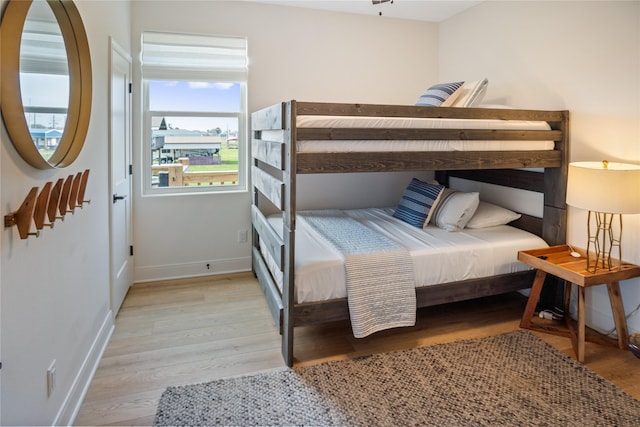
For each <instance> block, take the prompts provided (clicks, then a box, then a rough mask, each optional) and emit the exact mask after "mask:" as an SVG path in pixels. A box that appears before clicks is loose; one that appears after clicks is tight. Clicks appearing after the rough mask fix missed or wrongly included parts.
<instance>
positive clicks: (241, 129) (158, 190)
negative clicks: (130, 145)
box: [140, 35, 250, 197]
mask: <svg viewBox="0 0 640 427" xmlns="http://www.w3.org/2000/svg"><path fill="white" fill-rule="evenodd" d="M212 37H223V38H226V37H225V36H218V35H212ZM228 38H230V39H233V38H236V39H237V38H238V37H233V36H228ZM150 74H151V75H148V74H147V75H145V72H144V64H142V67H141V82H142V91H141V92H142V93H141V96H142V120H141V122H142V123H141V125H142V132H141V135H142V150H141V154H142V155H141V160H140V161H141V162H142V164H141V171H142V180H141V181H142V196H143V197H144V196H163V195H181V194H182V195H193V194H229V193H239V192H242V193H246V192H248V175H249V166H250V165H249V143H250V137H249V129H248V107H247V84H248V76H247V72H246V70H245V72H243V73H231V75H230V73H229V72H228V71H227V70H220V71H219V72H217V71H215V70H213V71H208V72H206V73H203V72H202V71H199V70H198V71H193V70H188V69H164V70H163V71H162V72H161V73H160V75H158V73H157V72H152V73H150ZM150 81H179V82H208V83H234V84H238V85H239V86H240V100H239V101H240V108H239V111H238V112H228V111H226V112H214V111H164V110H163V111H158V110H153V111H152V110H150V109H149V107H150V105H149V82H150ZM158 115H164V116H168V117H170V116H174V117H178V116H183V117H210V116H211V117H237V118H238V181H237V182H236V183H235V184H224V185H190V186H180V187H159V186H153V185H152V176H153V172H152V158H151V156H152V150H151V143H150V141H151V137H152V129H151V125H152V120H151V118H152V117H153V116H158Z"/></svg>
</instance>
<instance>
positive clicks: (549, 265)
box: [518, 245, 640, 362]
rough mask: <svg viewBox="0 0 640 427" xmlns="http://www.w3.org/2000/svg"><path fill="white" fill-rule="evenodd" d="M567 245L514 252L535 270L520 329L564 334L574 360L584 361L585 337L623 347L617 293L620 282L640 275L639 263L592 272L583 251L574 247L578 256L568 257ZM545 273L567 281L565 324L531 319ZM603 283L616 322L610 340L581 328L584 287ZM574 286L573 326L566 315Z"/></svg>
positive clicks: (624, 322) (624, 328)
mask: <svg viewBox="0 0 640 427" xmlns="http://www.w3.org/2000/svg"><path fill="white" fill-rule="evenodd" d="M571 252H572V250H571V248H569V246H567V245H560V246H552V247H550V248H542V249H533V250H527V251H520V252H518V260H520V261H522V262H524V263H526V264H529V265H530V266H532V267H535V268H536V269H537V272H536V276H535V279H534V281H533V286H532V287H531V293H530V294H529V299H528V300H527V306H526V307H525V310H524V313H523V315H522V320H521V321H520V327H521V328H523V329H531V330H537V331H541V332H547V333H551V334H555V335H560V336H565V337H567V338H570V339H571V342H572V345H573V350H574V351H575V353H576V357H577V359H578V361H580V362H584V343H585V339H587V340H589V341H594V342H599V343H604V344H609V343H612V344H617V346H618V347H619V348H621V349H626V348H627V336H628V332H627V320H626V318H625V314H624V308H623V305H622V298H621V296H620V281H621V280H626V279H631V278H634V277H639V276H640V266H637V265H634V264H629V263H626V262H622V265H621V267H620V268H616V269H615V270H612V271H609V270H607V269H602V270H597V271H596V272H595V273H591V272H589V271H587V268H586V267H587V262H586V257H585V252H584V251H582V250H578V251H577V252H579V253H580V255H581V256H580V257H579V258H578V257H573V256H571ZM547 274H552V275H554V276H556V277H559V278H561V279H564V280H566V281H567V283H568V284H569V287H568V289H567V290H566V293H565V301H564V306H565V307H564V311H565V322H564V323H565V326H562V325H559V322H553V321H546V322H534V321H533V314H534V312H535V309H536V305H537V303H538V298H539V297H540V292H541V291H542V286H543V285H544V279H545V277H546V275H547ZM603 284H606V285H607V290H608V292H609V300H610V302H611V311H612V312H613V320H614V323H615V325H616V331H617V334H618V339H617V340H612V339H611V338H609V337H605V336H603V335H600V334H589V335H587V333H586V329H587V328H586V327H585V313H584V311H585V307H584V289H585V288H587V287H590V286H597V285H603ZM572 286H577V292H578V319H577V326H576V324H575V323H574V321H573V320H572V319H571V316H569V301H570V298H571V287H572Z"/></svg>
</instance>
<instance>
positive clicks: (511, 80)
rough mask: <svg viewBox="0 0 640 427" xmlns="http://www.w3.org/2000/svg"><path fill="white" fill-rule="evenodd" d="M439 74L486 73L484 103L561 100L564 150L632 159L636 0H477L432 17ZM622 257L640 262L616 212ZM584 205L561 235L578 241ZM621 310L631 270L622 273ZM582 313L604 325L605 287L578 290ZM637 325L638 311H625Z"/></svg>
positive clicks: (639, 230) (635, 301)
mask: <svg viewBox="0 0 640 427" xmlns="http://www.w3.org/2000/svg"><path fill="white" fill-rule="evenodd" d="M439 35H440V44H439V46H440V55H439V61H438V64H439V70H440V75H439V76H440V79H441V80H443V81H444V80H452V79H463V80H464V79H476V78H482V77H487V78H488V79H489V89H488V92H487V96H486V98H485V101H486V102H489V103H502V104H508V105H512V106H515V107H522V108H540V109H568V110H570V113H571V143H570V150H571V151H570V160H571V161H585V160H593V161H599V160H603V159H608V160H610V161H619V162H628V163H636V164H640V2H638V1H622V2H615V1H599V2H598V1H568V2H561V1H554V2H549V1H539V2H538V1H531V2H530V1H526V2H505V1H501V2H498V1H488V2H483V3H481V4H480V5H478V6H475V7H474V8H472V9H470V10H469V11H467V12H465V13H463V14H460V15H457V16H456V17H453V18H451V19H449V20H448V21H446V22H444V23H441V24H440V32H439ZM623 222H624V235H623V241H622V248H623V258H624V259H625V260H627V261H629V262H633V263H635V264H640V215H627V216H625V217H624V218H623ZM586 237H587V236H586V212H584V211H581V210H577V209H573V208H569V224H568V236H567V239H568V242H569V243H570V244H572V245H575V246H577V247H583V248H584V247H585V246H586ZM621 289H622V290H621V292H622V296H623V298H624V306H625V311H626V313H627V314H629V313H630V312H631V311H633V310H634V309H635V308H636V307H637V306H638V305H639V304H640V279H634V280H627V281H623V282H622V283H621ZM587 307H588V308H587V323H588V324H590V325H591V326H594V327H596V328H597V329H600V330H604V331H609V330H610V329H611V328H613V318H612V316H611V308H610V305H609V300H608V296H607V292H606V288H605V287H603V286H599V287H597V288H592V289H590V290H588V292H587ZM628 325H629V328H630V330H631V331H635V332H638V331H640V314H637V313H636V314H635V315H633V316H632V317H631V318H630V319H629V320H628Z"/></svg>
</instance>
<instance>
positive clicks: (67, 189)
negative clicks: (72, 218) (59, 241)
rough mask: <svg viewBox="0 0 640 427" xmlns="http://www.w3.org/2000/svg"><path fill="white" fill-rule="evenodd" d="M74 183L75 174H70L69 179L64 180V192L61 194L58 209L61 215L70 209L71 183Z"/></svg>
mask: <svg viewBox="0 0 640 427" xmlns="http://www.w3.org/2000/svg"><path fill="white" fill-rule="evenodd" d="M72 184H73V175H69V176H68V177H67V179H65V180H64V184H63V185H62V194H61V195H60V202H59V203H58V210H59V211H60V215H62V216H65V214H66V213H68V212H71V213H73V211H70V210H68V209H67V207H68V206H69V196H70V195H71V185H72Z"/></svg>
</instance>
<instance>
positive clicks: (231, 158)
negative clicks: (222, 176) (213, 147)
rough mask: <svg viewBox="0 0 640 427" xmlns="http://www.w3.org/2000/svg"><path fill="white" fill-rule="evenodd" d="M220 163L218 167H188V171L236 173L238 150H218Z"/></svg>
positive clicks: (223, 148)
mask: <svg viewBox="0 0 640 427" xmlns="http://www.w3.org/2000/svg"><path fill="white" fill-rule="evenodd" d="M220 157H221V159H222V163H221V164H219V165H189V170H190V171H194V172H195V171H237V170H238V149H237V148H225V147H222V149H221V150H220Z"/></svg>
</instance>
